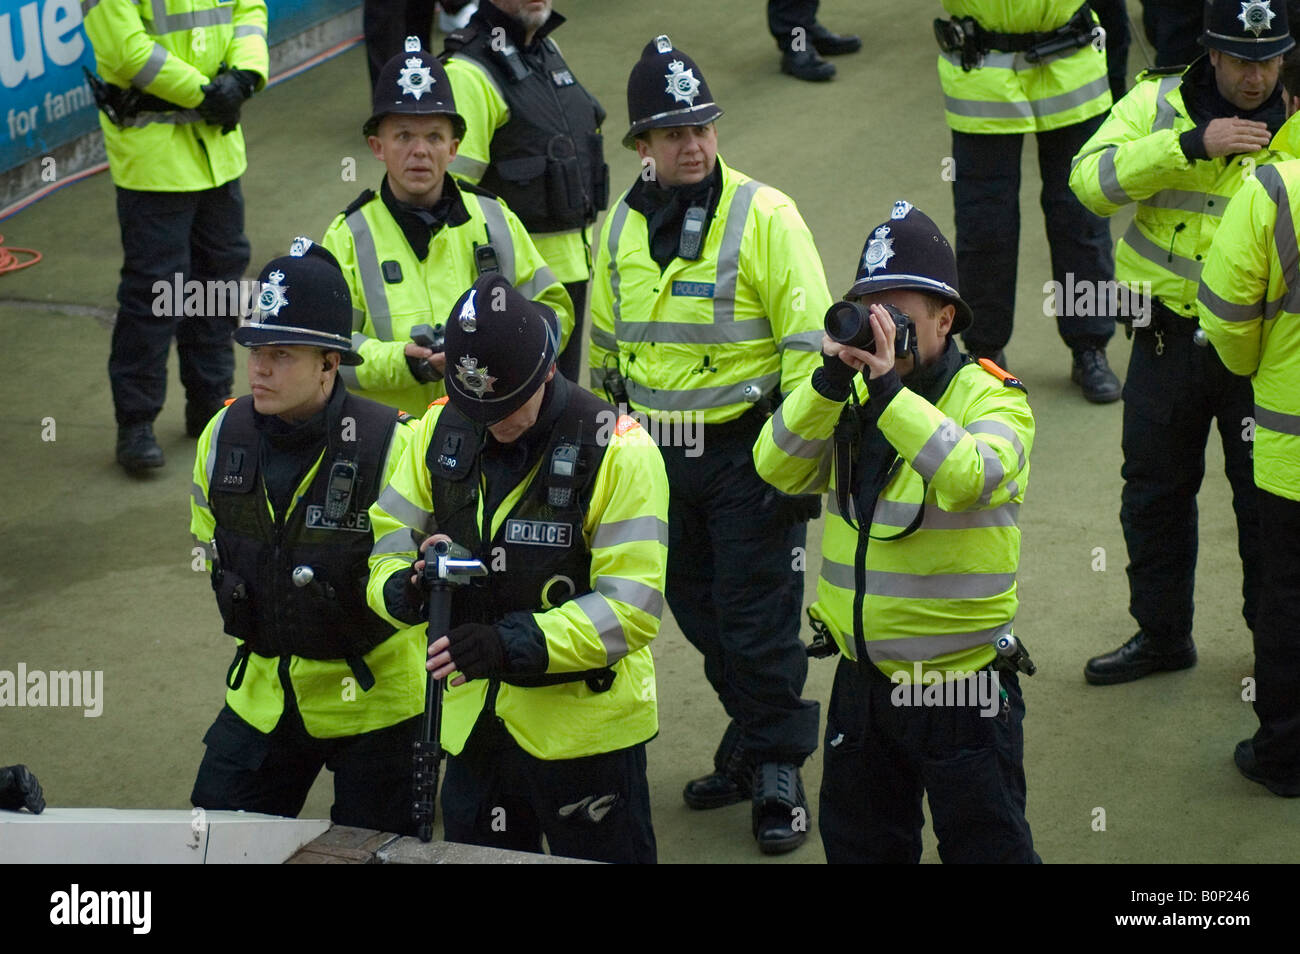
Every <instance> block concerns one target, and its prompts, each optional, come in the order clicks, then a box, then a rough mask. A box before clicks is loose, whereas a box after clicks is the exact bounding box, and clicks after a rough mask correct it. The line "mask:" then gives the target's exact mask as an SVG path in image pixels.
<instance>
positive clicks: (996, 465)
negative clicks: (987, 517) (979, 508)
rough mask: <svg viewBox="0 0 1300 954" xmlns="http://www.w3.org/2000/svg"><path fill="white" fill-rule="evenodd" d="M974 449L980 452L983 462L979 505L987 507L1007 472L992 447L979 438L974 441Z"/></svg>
mask: <svg viewBox="0 0 1300 954" xmlns="http://www.w3.org/2000/svg"><path fill="white" fill-rule="evenodd" d="M975 447H976V449H977V450H978V451H979V452H980V459H981V460H983V461H984V493H982V494H980V503H981V504H985V505H987V504H988V503H989V501H991V500H992V499H993V491H995V490H997V489H998V484H1000V483H1002V478H1003V477H1005V476H1006V474H1007V472H1006V468H1004V467H1003V466H1002V458H1000V457H999V456H998V452H997V451H995V450H994V449H993V448H992V447H989V445H988V444H986V443H984V442H983V441H982V440H980V439H979V438H976V439H975Z"/></svg>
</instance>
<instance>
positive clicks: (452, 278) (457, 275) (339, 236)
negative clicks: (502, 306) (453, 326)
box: [321, 179, 573, 417]
mask: <svg viewBox="0 0 1300 954" xmlns="http://www.w3.org/2000/svg"><path fill="white" fill-rule="evenodd" d="M449 182H451V180H450V179H445V180H444V186H443V187H444V188H447V185H446V184H445V183H449ZM451 188H455V186H454V185H453V186H451ZM457 193H458V201H459V202H460V203H461V205H462V207H463V208H464V209H465V211H466V212H467V213H468V214H469V221H468V222H464V223H462V224H460V225H452V224H451V223H450V222H448V223H447V224H445V225H443V227H442V228H440V229H438V231H437V233H436V234H435V235H434V236H433V237H432V238H431V239H430V240H429V252H428V254H427V255H426V256H425V257H424V260H423V261H421V260H420V259H418V258H416V257H415V251H414V249H412V248H411V243H410V242H408V241H407V240H406V236H405V234H403V232H402V227H401V226H400V225H398V224H397V221H396V220H395V219H394V218H393V216H392V213H391V212H389V211H388V207H387V206H386V205H384V200H383V199H382V198H380V196H379V194H378V193H373V194H372V196H371V198H370V199H369V201H367V202H365V203H363V204H362V205H361V206H360V207H358V208H354V209H353V210H352V211H351V212H348V213H346V214H342V215H339V216H338V217H337V218H335V219H334V221H333V222H332V223H331V224H330V227H329V230H328V231H327V232H326V233H325V237H324V238H323V239H321V244H322V245H324V246H325V247H326V248H327V249H329V250H330V252H331V253H332V254H333V255H334V257H335V258H336V259H338V263H339V266H340V267H341V268H342V269H343V277H344V278H346V279H347V282H348V289H349V291H351V293H352V332H353V334H352V347H353V348H354V349H355V350H356V351H357V352H359V353H360V354H361V356H362V357H363V358H364V359H365V363H364V364H360V365H357V366H355V367H347V366H344V367H343V368H341V369H340V373H341V374H342V376H343V381H344V383H345V384H347V386H348V390H350V391H352V392H353V393H355V394H360V395H361V396H362V397H367V398H370V399H371V400H372V401H379V402H380V403H382V404H388V405H390V406H392V407H395V408H399V409H400V410H403V411H406V412H407V413H408V414H412V415H415V416H416V417H418V416H419V415H421V414H423V413H424V411H425V408H427V407H428V406H429V404H430V402H432V401H433V400H434V399H435V398H437V397H440V396H441V395H443V394H445V393H446V387H445V385H444V384H443V383H442V382H441V381H436V382H433V383H430V384H422V383H420V382H419V381H417V380H416V379H415V377H414V376H413V375H412V374H411V369H410V366H409V365H408V364H407V363H406V355H405V350H404V349H405V348H406V345H407V343H408V342H409V341H410V340H411V329H412V328H414V327H415V326H416V325H422V324H439V323H444V322H446V320H447V316H448V314H450V312H451V306H452V305H454V304H456V299H458V298H460V296H461V295H462V294H464V293H465V292H466V291H467V290H468V289H469V287H470V286H471V285H473V284H474V281H475V279H477V278H478V274H479V272H478V265H477V263H476V262H475V258H474V248H475V246H476V245H485V244H487V243H488V242H491V243H492V247H493V248H494V249H495V250H496V254H497V262H498V264H499V266H500V269H501V275H502V276H503V277H504V278H505V279H506V280H507V281H508V282H510V284H512V285H514V286H515V288H516V289H517V290H518V291H519V293H520V294H522V295H523V296H524V297H526V298H531V299H532V300H534V301H537V302H540V303H541V304H543V305H546V306H548V307H550V308H552V309H554V310H555V313H556V315H557V316H558V317H559V319H560V336H561V343H560V350H563V348H564V342H566V341H568V340H569V335H570V334H572V333H573V302H571V301H570V300H569V293H568V292H566V291H565V290H564V286H563V285H561V284H560V282H559V280H558V279H557V278H556V277H555V275H554V273H553V272H552V271H551V270H550V268H549V267H547V264H546V262H545V260H543V258H542V256H541V254H540V253H539V252H538V251H537V248H536V246H534V245H533V242H532V239H530V238H529V237H528V233H527V232H526V231H525V230H524V226H523V223H522V222H520V221H519V219H518V218H517V217H516V216H515V214H514V213H513V212H511V211H510V209H509V208H508V207H507V206H506V204H505V203H504V202H502V201H501V200H500V199H497V198H495V197H494V196H491V195H489V194H488V193H486V192H471V191H469V190H468V189H466V190H460V189H457ZM384 262H396V263H397V267H398V269H400V276H401V277H400V280H398V281H396V282H391V281H389V280H388V279H387V278H386V277H385V274H384V268H383V263H384ZM389 268H390V272H391V270H392V266H389ZM557 353H558V352H557Z"/></svg>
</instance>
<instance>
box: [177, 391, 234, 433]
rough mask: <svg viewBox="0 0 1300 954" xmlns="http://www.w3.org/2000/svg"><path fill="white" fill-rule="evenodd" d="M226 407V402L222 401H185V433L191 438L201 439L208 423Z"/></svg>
mask: <svg viewBox="0 0 1300 954" xmlns="http://www.w3.org/2000/svg"><path fill="white" fill-rule="evenodd" d="M225 406H226V402H225V401H224V400H221V399H214V400H203V401H201V400H189V399H188V398H187V399H186V401H185V433H186V434H188V435H189V436H190V437H201V436H202V435H203V429H204V428H205V427H207V426H208V421H210V420H212V418H213V416H214V415H215V414H216V413H217V412H218V411H220V410H221V409H222V408H223V407H225Z"/></svg>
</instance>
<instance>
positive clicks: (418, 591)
mask: <svg viewBox="0 0 1300 954" xmlns="http://www.w3.org/2000/svg"><path fill="white" fill-rule="evenodd" d="M423 559H424V557H419V558H418V559H417V560H412V561H411V565H410V566H409V567H407V568H406V569H405V570H398V571H397V572H396V573H394V574H393V575H392V576H390V577H389V578H388V579H387V580H386V581H385V582H384V607H385V608H386V609H387V610H388V615H389V616H391V617H393V618H394V619H400V620H401V621H402V622H403V623H406V624H407V625H410V626H414V625H415V624H416V623H418V622H420V621H421V620H424V619H427V618H428V612H429V611H428V608H427V604H428V600H429V590H428V587H427V586H425V585H424V582H423V580H424V577H423V576H422V574H420V573H418V572H416V570H415V564H416V563H417V562H418V561H419V560H423ZM412 576H414V577H415V578H416V581H417V582H415V583H412V582H411V577H412Z"/></svg>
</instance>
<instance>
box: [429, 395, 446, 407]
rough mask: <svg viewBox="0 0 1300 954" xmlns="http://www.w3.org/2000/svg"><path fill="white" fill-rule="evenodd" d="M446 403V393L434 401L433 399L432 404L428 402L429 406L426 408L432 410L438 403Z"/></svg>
mask: <svg viewBox="0 0 1300 954" xmlns="http://www.w3.org/2000/svg"><path fill="white" fill-rule="evenodd" d="M446 403H447V395H445V394H444V395H443V396H442V397H440V398H438V399H437V400H436V401H434V402H433V403H432V404H430V405H429V407H428V408H427V410H430V411H432V410H433V409H434V408H435V407H437V406H438V405H439V404H446Z"/></svg>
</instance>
